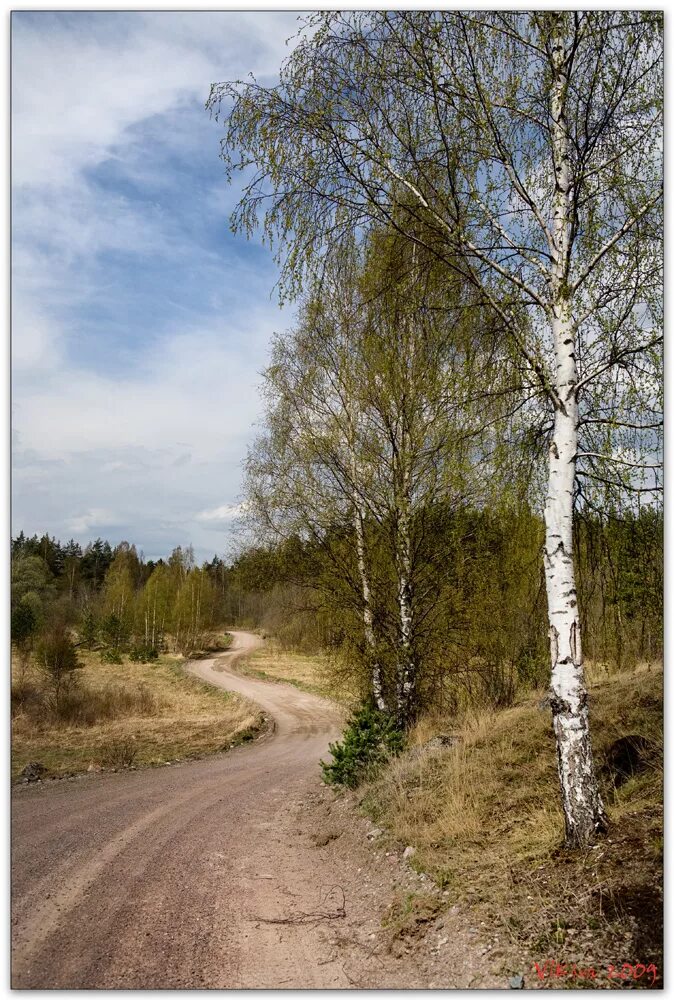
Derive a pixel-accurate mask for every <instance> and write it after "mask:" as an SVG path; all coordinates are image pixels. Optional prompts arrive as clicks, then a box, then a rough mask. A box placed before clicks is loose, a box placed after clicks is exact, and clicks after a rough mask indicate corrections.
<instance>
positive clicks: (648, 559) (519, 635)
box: [223, 507, 664, 713]
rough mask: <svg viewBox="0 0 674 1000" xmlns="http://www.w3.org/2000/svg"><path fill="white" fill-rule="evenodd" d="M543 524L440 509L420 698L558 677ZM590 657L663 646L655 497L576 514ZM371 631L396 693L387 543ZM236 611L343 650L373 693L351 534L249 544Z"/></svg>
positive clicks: (246, 620)
mask: <svg viewBox="0 0 674 1000" xmlns="http://www.w3.org/2000/svg"><path fill="white" fill-rule="evenodd" d="M543 536H544V525H543V522H542V519H541V518H540V517H538V516H536V515H535V514H533V513H532V512H531V510H530V509H529V508H526V507H522V508H520V509H519V510H518V511H514V510H502V511H493V510H492V511H488V510H476V509H474V508H473V509H471V508H469V507H465V508H463V509H461V510H458V511H457V510H454V511H453V510H451V509H448V508H445V509H444V510H442V511H440V510H438V511H437V513H436V515H435V517H434V520H433V525H432V531H431V533H430V535H429V539H428V548H429V550H431V554H432V560H431V561H429V562H427V563H426V564H425V586H424V589H423V592H421V594H420V597H419V601H418V604H417V607H416V609H415V610H416V614H417V621H418V622H419V627H418V630H417V632H416V633H415V655H416V656H417V658H418V662H419V682H418V692H417V695H418V703H419V710H424V709H440V710H442V711H446V712H450V713H451V712H452V711H454V710H456V709H457V708H459V707H460V706H462V705H465V704H467V703H470V704H482V705H491V706H494V707H498V706H501V707H503V706H506V705H509V704H511V703H512V700H513V698H514V696H515V694H516V693H517V691H518V690H522V689H524V688H529V687H538V686H544V685H545V683H546V681H547V679H548V676H549V647H548V640H547V636H546V620H547V619H546V615H547V610H546V599H545V580H544V576H543V570H542V567H541V548H542V545H543ZM575 540H576V549H577V561H578V568H579V577H580V581H581V585H580V588H579V601H580V613H581V620H582V622H583V626H584V628H585V633H584V634H585V656H586V658H587V659H588V660H591V661H593V663H595V664H597V665H601V666H603V667H604V668H605V669H606V670H607V671H609V672H612V671H614V670H620V669H625V668H629V667H632V666H634V665H635V664H637V663H638V662H643V661H646V662H656V661H659V660H660V659H661V658H662V655H663V578H664V558H663V544H662V540H663V516H662V513H661V512H658V511H656V510H654V509H651V508H647V509H644V510H642V511H641V512H640V513H638V514H631V513H626V514H623V515H622V516H620V517H618V516H606V517H599V516H598V515H592V514H588V515H586V516H582V517H581V516H578V517H577V520H576V530H575ZM371 565H372V568H373V575H372V578H373V589H372V593H373V629H374V630H375V632H376V634H377V636H378V646H377V650H376V654H377V656H378V658H379V661H380V662H381V664H382V665H383V671H382V673H383V687H384V693H385V699H386V700H390V701H392V700H393V696H394V688H395V683H396V676H397V668H396V665H397V662H398V631H397V623H396V613H395V610H396V609H395V603H394V601H395V598H394V591H392V590H391V589H390V588H388V587H387V577H388V574H389V573H390V566H389V567H387V565H386V556H385V551H384V550H383V549H380V550H379V551H378V552H377V553H376V554H373V557H372V562H371ZM224 579H225V581H226V582H225V586H224V589H223V598H224V601H225V607H226V609H227V611H226V614H227V617H228V619H229V620H232V621H237V622H238V623H239V624H241V625H242V626H244V627H246V626H247V627H250V628H260V629H262V630H263V631H264V632H266V633H268V634H273V635H274V636H276V637H277V639H278V640H279V641H280V642H281V644H282V645H284V646H285V647H286V648H288V649H302V650H304V651H306V652H316V651H328V652H330V653H332V654H333V657H332V660H333V669H334V671H335V673H336V675H337V677H339V675H340V674H341V675H343V676H344V678H345V679H346V678H347V677H348V680H349V685H350V687H351V688H354V687H357V688H359V689H360V691H361V693H362V697H363V700H364V701H367V700H368V699H371V696H372V695H371V676H370V670H369V657H368V649H367V646H366V642H365V637H364V632H363V624H362V595H361V590H360V584H359V580H358V572H357V566H356V559H355V544H354V538H353V534H351V535H350V534H349V533H348V532H345V533H344V534H340V533H338V532H334V533H327V534H326V536H325V537H324V538H322V539H321V540H320V542H317V541H305V542H302V541H301V540H300V539H299V538H298V537H297V536H295V537H293V538H290V539H288V540H287V541H285V542H283V543H280V544H278V545H273V546H259V547H251V548H250V549H248V550H247V551H246V552H244V553H242V554H241V555H240V556H239V557H238V558H237V559H236V560H235V561H234V562H233V564H232V565H231V566H230V567H228V568H227V569H226V571H225V576H224Z"/></svg>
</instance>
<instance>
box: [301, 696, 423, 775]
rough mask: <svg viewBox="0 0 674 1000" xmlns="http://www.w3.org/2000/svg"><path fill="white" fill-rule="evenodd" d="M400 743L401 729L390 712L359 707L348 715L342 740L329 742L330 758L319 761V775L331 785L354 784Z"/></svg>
mask: <svg viewBox="0 0 674 1000" xmlns="http://www.w3.org/2000/svg"><path fill="white" fill-rule="evenodd" d="M404 746H405V736H404V733H403V732H402V730H400V729H399V728H398V726H397V724H396V721H395V719H394V718H393V717H392V716H390V715H387V714H386V713H385V712H378V711H375V710H374V709H372V708H362V709H360V710H359V711H358V712H356V713H355V715H353V716H352V717H351V719H349V722H348V724H347V727H346V729H345V730H344V734H343V739H342V741H341V742H340V743H331V744H330V753H331V754H332V758H333V759H332V761H331V762H330V763H326V762H325V761H323V760H322V761H321V769H322V771H323V779H324V781H326V782H327V783H328V784H331V785H346V786H347V788H356V786H357V785H359V784H360V783H361V782H362V781H364V780H365V779H366V778H370V777H372V776H373V774H374V773H375V772H376V770H377V769H378V768H379V767H381V765H382V764H384V763H385V762H386V761H387V760H388V759H389V758H390V757H395V756H397V755H398V754H399V753H400V752H401V750H403V748H404Z"/></svg>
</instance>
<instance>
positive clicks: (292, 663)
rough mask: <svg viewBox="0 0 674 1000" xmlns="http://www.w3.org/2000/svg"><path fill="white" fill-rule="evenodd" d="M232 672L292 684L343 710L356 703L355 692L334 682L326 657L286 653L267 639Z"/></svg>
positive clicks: (338, 682) (330, 664)
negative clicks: (337, 705)
mask: <svg viewBox="0 0 674 1000" xmlns="http://www.w3.org/2000/svg"><path fill="white" fill-rule="evenodd" d="M235 669H236V670H240V671H241V673H244V674H247V675H248V676H249V677H257V678H259V679H260V680H266V681H277V682H282V683H285V684H293V685H294V686H295V687H297V688H300V690H302V691H309V692H310V693H311V694H317V695H320V696H321V697H323V698H330V699H331V700H332V701H336V702H339V703H340V704H342V705H345V706H351V705H353V704H355V703H356V702H357V700H358V695H357V692H356V691H355V690H353V691H352V690H350V688H349V686H348V685H347V686H345V685H344V684H343V683H342V680H341V678H339V679H336V678H335V671H334V668H333V664H332V662H331V660H330V659H329V658H328V657H327V656H326V655H324V654H320V653H316V654H314V655H312V656H309V655H307V654H305V653H295V652H288V651H287V650H284V649H282V648H281V647H280V646H279V645H278V644H277V643H276V642H275V641H274V640H273V639H266V640H265V643H264V645H262V646H259V647H258V648H257V649H255V650H254V651H253V652H251V653H250V654H249V655H247V656H245V657H242V658H241V659H240V660H238V661H237V663H236V665H235Z"/></svg>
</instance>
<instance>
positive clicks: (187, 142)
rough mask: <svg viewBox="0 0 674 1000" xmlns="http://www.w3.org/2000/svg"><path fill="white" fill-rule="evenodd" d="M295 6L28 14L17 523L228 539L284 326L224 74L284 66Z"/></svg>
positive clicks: (24, 32)
mask: <svg viewBox="0 0 674 1000" xmlns="http://www.w3.org/2000/svg"><path fill="white" fill-rule="evenodd" d="M297 28H298V21H297V15H295V14H286V13H280V12H257V11H255V12H254V11H251V12H248V13H235V12H203V13H162V12H147V13H141V12H113V13H104V12H94V13H91V12H90V13H51V12H40V13H38V12H21V13H14V14H13V16H12V46H13V58H12V98H13V116H12V174H13V189H12V210H13V231H12V262H13V275H12V293H13V303H12V351H13V373H12V390H13V413H12V424H13V442H14V444H13V530H14V531H15V532H18V531H19V530H25V531H27V532H29V533H32V532H34V531H38V532H41V531H44V530H47V531H49V532H50V533H52V534H55V535H57V536H58V537H61V538H66V537H70V536H74V537H75V538H76V539H78V540H79V541H81V542H86V541H88V540H90V539H92V538H95V537H96V536H97V535H102V536H105V537H108V538H109V539H110V540H111V541H119V540H121V539H122V538H126V539H128V540H129V541H133V542H136V544H137V545H138V546H139V548H141V549H143V551H144V552H145V554H146V556H147V557H157V556H159V555H165V554H167V553H168V552H169V551H170V549H171V548H172V547H173V546H175V545H178V544H183V545H184V544H188V543H190V542H191V543H193V544H194V546H195V551H196V553H197V556H199V557H202V558H203V557H206V556H208V555H211V554H212V553H213V552H215V551H218V552H222V551H223V548H225V547H226V538H227V531H228V529H230V528H232V526H233V525H234V524H235V522H236V514H237V513H238V511H239V509H240V508H239V507H238V506H237V505H238V504H239V502H240V497H239V491H240V479H241V461H242V459H243V457H244V456H245V452H246V448H247V445H248V444H249V442H250V441H251V439H252V437H253V435H254V423H255V421H256V420H258V419H259V416H260V411H261V404H260V400H259V396H258V393H257V386H258V384H259V372H260V371H261V369H262V368H263V367H264V365H265V362H266V356H267V355H266V352H267V346H268V343H269V339H270V337H271V334H272V333H273V331H274V330H277V329H280V328H282V327H284V326H286V325H287V324H288V322H289V321H290V319H291V317H289V315H288V314H287V312H286V314H285V315H284V314H282V313H281V310H280V309H279V308H278V306H277V305H276V303H275V302H274V300H273V299H272V298H270V292H271V290H272V288H273V286H274V284H275V282H276V280H277V272H276V269H275V267H274V266H273V264H272V261H271V258H270V254H269V252H268V251H267V250H266V249H264V248H263V247H262V246H261V245H260V244H259V243H258V242H251V243H246V241H245V240H244V239H243V238H239V237H234V236H233V235H232V234H231V233H230V232H229V229H228V215H229V212H230V211H231V208H232V207H233V205H234V204H235V203H236V200H237V197H238V189H236V188H229V187H228V186H227V183H226V180H225V177H224V170H223V169H222V165H221V163H220V161H219V159H218V142H219V137H220V132H219V128H218V126H217V125H216V124H215V123H214V122H213V121H211V120H210V119H209V118H208V116H207V114H206V113H205V111H204V102H205V100H206V98H207V96H208V92H209V88H210V84H211V83H212V82H214V81H217V80H222V79H232V78H238V77H242V76H245V75H246V74H248V73H249V72H253V73H254V74H255V75H256V76H257V77H258V78H259V79H261V80H263V81H267V82H271V81H272V80H273V79H274V78H275V76H276V74H277V72H278V67H279V66H280V63H281V61H282V59H283V58H284V57H285V56H286V55H287V53H288V51H289V49H288V47H287V46H286V44H285V39H286V38H288V37H290V36H291V35H294V34H295V33H296V31H297Z"/></svg>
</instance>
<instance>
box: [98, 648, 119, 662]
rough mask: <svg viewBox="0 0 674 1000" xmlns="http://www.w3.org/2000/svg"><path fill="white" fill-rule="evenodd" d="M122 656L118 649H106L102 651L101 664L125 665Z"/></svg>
mask: <svg viewBox="0 0 674 1000" xmlns="http://www.w3.org/2000/svg"><path fill="white" fill-rule="evenodd" d="M123 662H124V661H123V659H122V654H121V653H120V651H119V650H118V649H113V648H112V647H111V648H109V649H104V650H102V651H101V663H123Z"/></svg>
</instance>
